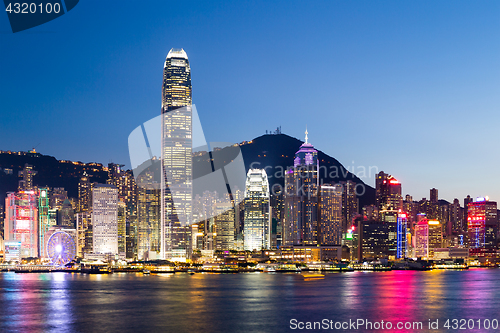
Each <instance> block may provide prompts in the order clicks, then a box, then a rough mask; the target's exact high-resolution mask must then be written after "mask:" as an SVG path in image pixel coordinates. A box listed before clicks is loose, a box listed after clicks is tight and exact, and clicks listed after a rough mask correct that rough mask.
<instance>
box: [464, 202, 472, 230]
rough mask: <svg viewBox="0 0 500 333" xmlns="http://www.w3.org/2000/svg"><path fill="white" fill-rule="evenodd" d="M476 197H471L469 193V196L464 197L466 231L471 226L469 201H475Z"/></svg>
mask: <svg viewBox="0 0 500 333" xmlns="http://www.w3.org/2000/svg"><path fill="white" fill-rule="evenodd" d="M473 201H474V199H472V198H471V196H470V195H467V198H464V211H463V213H464V217H463V221H464V222H463V226H464V231H467V228H468V227H469V223H468V222H467V221H468V218H469V203H471V202H473Z"/></svg>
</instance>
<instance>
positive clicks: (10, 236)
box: [4, 191, 39, 258]
mask: <svg viewBox="0 0 500 333" xmlns="http://www.w3.org/2000/svg"><path fill="white" fill-rule="evenodd" d="M37 206H38V205H37V201H36V194H35V192H34V191H18V192H16V193H13V192H9V193H7V197H6V198H5V222H4V228H5V233H4V236H5V241H6V242H7V241H11V242H20V257H21V258H28V257H38V255H39V254H38V241H39V239H38V214H37Z"/></svg>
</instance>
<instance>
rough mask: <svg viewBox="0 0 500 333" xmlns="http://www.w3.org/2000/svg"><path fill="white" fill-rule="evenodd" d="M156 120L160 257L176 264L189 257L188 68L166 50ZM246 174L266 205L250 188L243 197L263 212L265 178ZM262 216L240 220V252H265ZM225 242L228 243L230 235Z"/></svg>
mask: <svg viewBox="0 0 500 333" xmlns="http://www.w3.org/2000/svg"><path fill="white" fill-rule="evenodd" d="M161 114H162V121H161V123H162V134H161V157H162V159H161V198H160V201H161V227H160V229H161V236H160V238H161V239H160V257H161V258H164V259H174V260H176V259H180V260H182V259H187V258H189V257H190V256H191V236H192V235H191V224H192V222H193V221H192V214H193V204H192V202H193V165H192V156H193V154H192V145H193V140H192V138H193V127H192V122H193V111H192V86H191V68H190V66H189V60H188V57H187V54H186V52H185V51H184V50H183V49H171V50H170V52H169V53H168V55H167V58H166V59H165V64H164V69H163V87H162V109H161ZM241 167H242V168H244V165H243V164H242V165H241ZM250 171H251V172H249V175H248V177H249V178H247V184H245V185H246V186H248V182H249V181H250V182H251V183H252V184H253V183H257V182H258V183H260V184H261V185H262V186H261V187H262V188H261V190H262V191H264V192H266V191H267V192H266V193H267V195H264V196H265V197H267V200H263V198H262V194H261V193H260V192H261V191H257V192H258V193H257V192H255V190H254V186H251V189H252V191H253V192H252V191H251V192H252V193H251V194H250V193H246V194H247V195H248V196H249V197H252V198H253V199H255V200H257V199H259V200H260V201H263V202H262V204H263V205H267V206H269V190H268V187H269V185H267V186H266V184H267V175H265V174H264V175H265V177H264V176H263V175H261V174H256V172H257V170H250ZM243 172H244V169H243ZM252 172H253V173H252ZM250 173H251V174H250ZM263 178H265V181H264V180H263ZM246 192H247V191H246ZM254 192H255V193H254ZM260 201H259V202H260ZM251 211H252V209H248V212H247V213H248V214H250V213H251ZM266 212H267V214H269V207H267V210H266V209H262V211H261V212H260V213H261V214H263V218H262V219H259V218H257V217H256V216H255V214H250V215H252V216H246V220H248V222H249V223H248V230H245V235H246V236H247V237H246V239H245V248H246V249H250V248H252V247H255V248H256V249H261V248H262V247H265V248H268V247H269V246H270V228H269V225H268V223H267V224H266V222H268V215H266ZM254 213H255V212H254ZM248 214H247V215H248ZM258 215H259V214H258ZM260 220H267V221H260ZM245 228H247V226H246V227H245ZM221 236H222V235H221ZM231 238H234V235H232V237H231ZM254 243H255V244H254ZM257 243H258V244H257Z"/></svg>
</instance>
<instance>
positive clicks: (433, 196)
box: [427, 188, 445, 225]
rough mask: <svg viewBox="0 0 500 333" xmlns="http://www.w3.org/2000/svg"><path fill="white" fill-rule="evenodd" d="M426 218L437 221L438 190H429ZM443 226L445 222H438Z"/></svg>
mask: <svg viewBox="0 0 500 333" xmlns="http://www.w3.org/2000/svg"><path fill="white" fill-rule="evenodd" d="M427 218H429V219H439V200H438V190H437V189H436V188H431V190H430V200H429V209H428V211H427ZM439 221H441V222H442V224H443V225H445V223H444V222H445V221H443V220H441V219H440V220H439Z"/></svg>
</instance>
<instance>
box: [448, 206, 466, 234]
mask: <svg viewBox="0 0 500 333" xmlns="http://www.w3.org/2000/svg"><path fill="white" fill-rule="evenodd" d="M462 217H463V215H462V214H461V207H460V201H459V200H458V199H457V198H455V199H454V200H453V204H451V205H450V223H451V228H452V231H453V232H454V233H461V232H462V231H463V230H464V227H463V224H462V222H463V219H462Z"/></svg>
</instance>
